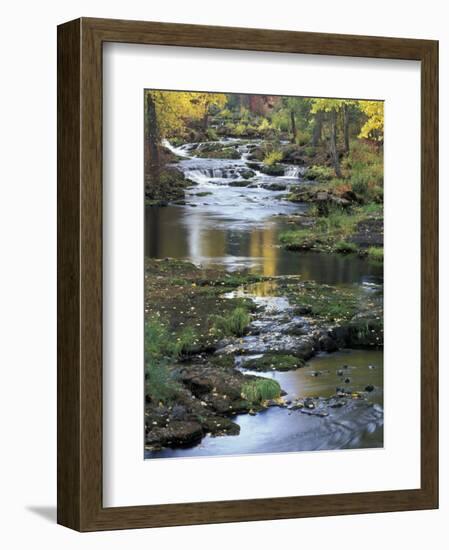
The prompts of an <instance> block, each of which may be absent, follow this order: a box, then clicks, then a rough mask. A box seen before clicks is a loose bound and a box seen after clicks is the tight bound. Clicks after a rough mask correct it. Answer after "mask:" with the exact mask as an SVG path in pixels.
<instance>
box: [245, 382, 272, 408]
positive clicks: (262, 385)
mask: <svg viewBox="0 0 449 550" xmlns="http://www.w3.org/2000/svg"><path fill="white" fill-rule="evenodd" d="M280 395H281V386H280V385H279V383H278V382H276V380H270V379H268V378H259V379H257V380H251V381H249V382H246V383H245V384H243V386H242V397H243V398H244V399H246V400H247V401H250V402H251V403H254V404H258V403H260V402H261V401H266V400H268V399H277V398H278V397H280Z"/></svg>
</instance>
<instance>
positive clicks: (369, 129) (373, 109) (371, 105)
mask: <svg viewBox="0 0 449 550" xmlns="http://www.w3.org/2000/svg"><path fill="white" fill-rule="evenodd" d="M358 103H359V107H360V110H361V111H362V112H363V113H365V115H366V116H367V117H368V119H367V121H366V122H365V124H364V125H363V126H362V128H361V130H360V134H359V138H372V139H376V140H378V141H382V140H383V136H384V103H383V101H359V102H358Z"/></svg>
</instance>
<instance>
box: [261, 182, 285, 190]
mask: <svg viewBox="0 0 449 550" xmlns="http://www.w3.org/2000/svg"><path fill="white" fill-rule="evenodd" d="M261 187H263V188H264V189H267V190H268V191H285V190H286V189H287V185H286V184H285V183H262V184H261Z"/></svg>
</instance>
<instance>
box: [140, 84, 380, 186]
mask: <svg viewBox="0 0 449 550" xmlns="http://www.w3.org/2000/svg"><path fill="white" fill-rule="evenodd" d="M145 115H146V117H145V135H146V148H147V149H146V159H147V161H148V165H147V168H148V170H150V171H151V172H152V175H153V178H155V180H157V178H158V169H159V165H160V155H159V148H160V145H161V143H162V142H163V140H164V139H172V138H177V139H189V138H188V133H189V132H192V130H194V133H195V138H196V140H201V139H203V140H208V139H217V138H216V137H215V138H210V136H211V135H213V134H214V133H215V129H217V120H218V121H219V125H220V124H221V125H222V126H226V127H229V128H231V130H232V129H233V130H234V135H236V136H245V135H249V134H248V132H247V130H248V128H250V127H251V129H252V132H253V133H252V134H251V135H253V136H254V135H255V136H257V135H258V134H259V135H260V136H262V137H263V138H264V139H271V140H280V139H284V140H285V139H287V140H288V141H290V142H291V143H292V144H296V145H298V146H306V147H315V148H316V147H318V146H320V147H326V148H327V151H328V154H329V157H328V158H330V160H331V162H332V166H333V168H334V171H335V175H336V176H337V177H341V168H340V157H341V155H342V154H347V153H349V149H350V143H351V140H354V139H365V140H371V141H372V142H375V143H377V144H378V146H381V145H382V143H383V128H384V104H383V102H382V101H365V100H354V99H329V98H305V97H286V96H282V97H281V96H268V95H245V94H220V93H207V92H167V91H152V90H147V91H146V92H145ZM212 120H213V121H215V123H214V124H213V123H212V122H211V121H212ZM214 128H215V129H214Z"/></svg>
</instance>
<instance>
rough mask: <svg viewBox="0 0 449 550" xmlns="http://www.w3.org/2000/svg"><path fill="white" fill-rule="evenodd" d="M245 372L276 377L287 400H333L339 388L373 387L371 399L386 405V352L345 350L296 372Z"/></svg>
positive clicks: (372, 401) (327, 355) (313, 360)
mask: <svg viewBox="0 0 449 550" xmlns="http://www.w3.org/2000/svg"><path fill="white" fill-rule="evenodd" d="M343 367H345V368H343ZM242 371H243V372H250V373H251V374H255V375H260V376H264V377H265V378H274V380H277V381H278V382H279V384H280V385H281V387H282V389H283V390H284V391H285V392H287V396H286V398H287V399H297V398H303V397H331V396H332V395H335V390H336V388H337V387H341V388H345V389H346V390H348V389H350V390H351V391H363V390H364V389H365V388H366V386H368V385H371V386H373V388H374V389H373V391H372V392H370V393H368V394H367V397H368V400H369V401H370V402H371V403H377V404H378V405H382V406H383V352H382V351H368V350H343V351H339V352H335V353H331V354H327V353H324V354H322V355H319V356H316V357H313V358H312V359H311V360H310V361H309V362H308V363H307V366H306V367H304V368H302V369H298V370H295V371H287V372H276V371H271V372H262V373H257V372H254V371H245V370H244V368H242ZM340 371H342V373H343V374H341V373H340ZM317 373H318V376H317Z"/></svg>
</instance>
